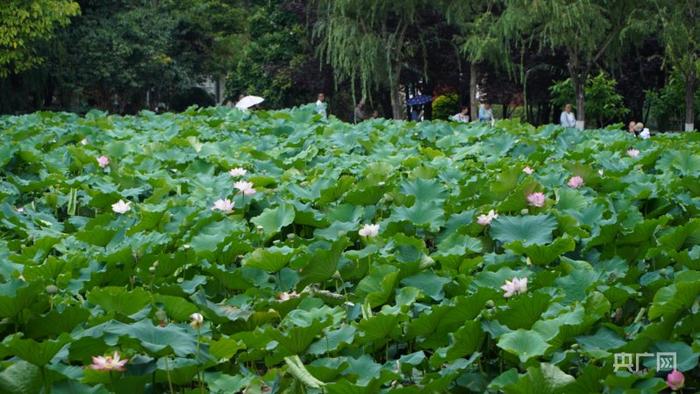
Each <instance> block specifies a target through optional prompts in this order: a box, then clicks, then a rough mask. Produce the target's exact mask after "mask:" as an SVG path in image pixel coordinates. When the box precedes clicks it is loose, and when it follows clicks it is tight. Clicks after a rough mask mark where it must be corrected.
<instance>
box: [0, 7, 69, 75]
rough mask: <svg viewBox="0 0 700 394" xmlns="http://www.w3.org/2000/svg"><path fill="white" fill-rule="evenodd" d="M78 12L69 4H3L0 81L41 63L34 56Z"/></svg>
mask: <svg viewBox="0 0 700 394" xmlns="http://www.w3.org/2000/svg"><path fill="white" fill-rule="evenodd" d="M79 11H80V7H79V6H78V3H76V2H74V1H72V0H30V1H28V0H4V1H3V3H2V8H0V77H5V76H7V75H8V74H10V73H16V72H21V71H24V70H27V69H29V68H31V67H32V66H35V65H37V64H39V63H40V62H41V61H43V60H44V59H43V57H42V56H41V54H39V53H36V46H37V44H39V43H42V42H46V41H48V40H49V39H50V38H51V37H52V35H53V33H54V29H56V28H57V27H58V26H62V25H66V24H67V23H68V21H69V18H70V17H71V16H74V15H77V14H78V13H79Z"/></svg>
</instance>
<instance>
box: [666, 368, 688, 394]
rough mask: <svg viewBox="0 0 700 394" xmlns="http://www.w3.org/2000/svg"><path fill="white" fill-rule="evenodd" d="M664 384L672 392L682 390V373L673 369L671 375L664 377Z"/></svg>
mask: <svg viewBox="0 0 700 394" xmlns="http://www.w3.org/2000/svg"><path fill="white" fill-rule="evenodd" d="M666 384H667V385H668V387H670V388H671V390H673V391H676V390H678V389H681V388H683V386H684V385H685V376H683V372H681V371H677V370H675V369H674V370H673V371H671V373H669V374H668V375H667V376H666Z"/></svg>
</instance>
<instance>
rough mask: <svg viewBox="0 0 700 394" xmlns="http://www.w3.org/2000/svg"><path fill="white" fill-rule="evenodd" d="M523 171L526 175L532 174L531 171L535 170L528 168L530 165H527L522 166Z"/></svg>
mask: <svg viewBox="0 0 700 394" xmlns="http://www.w3.org/2000/svg"><path fill="white" fill-rule="evenodd" d="M523 172H524V173H526V174H527V175H532V173H533V172H535V170H533V169H532V168H530V166H527V167H525V168H523Z"/></svg>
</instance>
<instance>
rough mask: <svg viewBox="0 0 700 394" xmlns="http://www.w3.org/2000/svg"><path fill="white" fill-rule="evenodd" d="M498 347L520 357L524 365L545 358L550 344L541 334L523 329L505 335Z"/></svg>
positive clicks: (499, 341)
mask: <svg viewBox="0 0 700 394" xmlns="http://www.w3.org/2000/svg"><path fill="white" fill-rule="evenodd" d="M496 345H497V346H498V347H500V348H501V349H503V350H505V351H506V352H508V353H511V354H514V355H516V356H518V359H520V362H522V363H526V362H527V361H528V360H530V359H531V358H533V357H540V356H543V355H544V354H545V352H546V351H547V349H548V348H549V344H548V343H547V341H545V339H544V338H543V337H542V335H541V334H540V333H538V332H537V331H532V330H524V329H522V328H521V329H518V330H516V331H513V332H509V333H506V334H503V335H502V336H501V338H500V339H499V340H498V343H497V344H496Z"/></svg>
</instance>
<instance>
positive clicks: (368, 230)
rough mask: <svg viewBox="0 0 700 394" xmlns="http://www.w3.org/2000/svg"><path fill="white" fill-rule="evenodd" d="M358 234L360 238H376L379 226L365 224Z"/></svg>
mask: <svg viewBox="0 0 700 394" xmlns="http://www.w3.org/2000/svg"><path fill="white" fill-rule="evenodd" d="M357 233H358V234H360V236H361V237H368V238H372V237H376V236H377V235H378V234H379V225H378V224H365V225H364V226H362V228H361V229H360V231H358V232H357Z"/></svg>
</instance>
